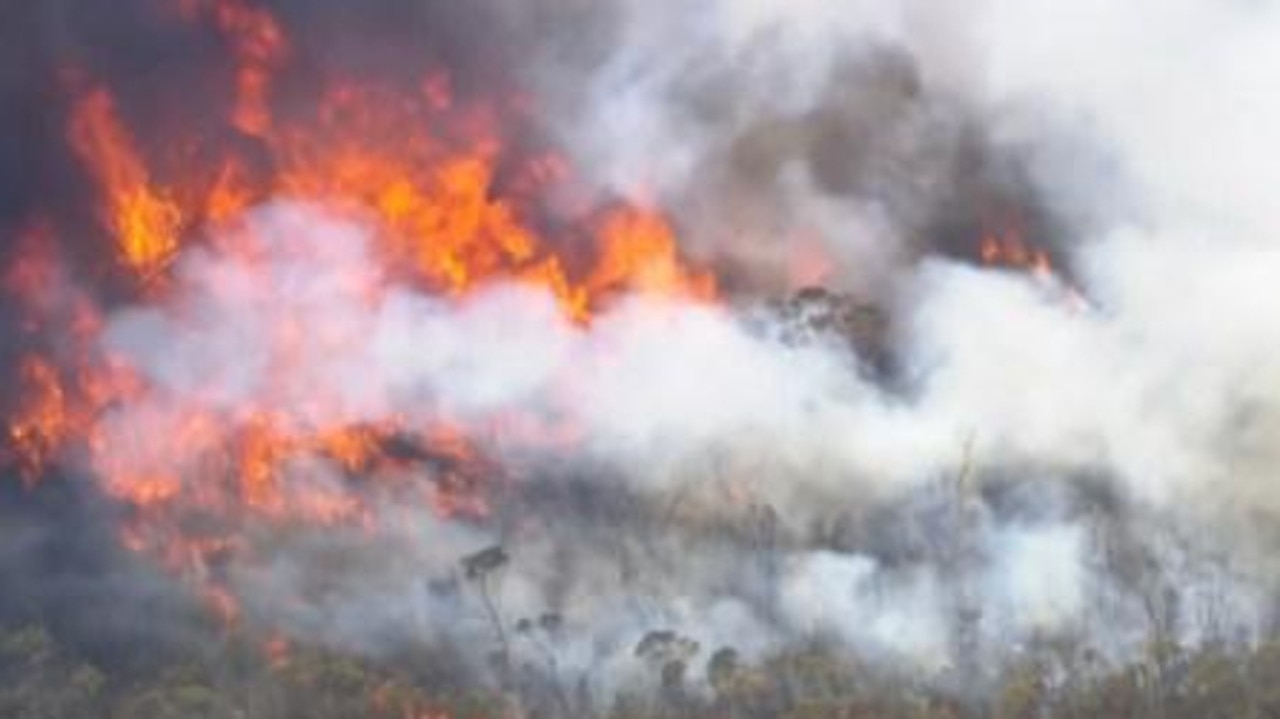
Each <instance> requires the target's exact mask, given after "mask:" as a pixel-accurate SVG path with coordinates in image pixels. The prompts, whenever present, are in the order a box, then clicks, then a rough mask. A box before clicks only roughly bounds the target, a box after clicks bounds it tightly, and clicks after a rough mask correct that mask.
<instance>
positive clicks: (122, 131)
mask: <svg viewBox="0 0 1280 719" xmlns="http://www.w3.org/2000/svg"><path fill="white" fill-rule="evenodd" d="M179 9H180V10H181V11H182V13H183V15H184V17H185V18H186V19H187V21H190V22H206V23H209V24H210V25H211V26H212V27H213V28H215V29H216V30H217V31H218V32H219V33H221V35H222V36H223V37H224V38H225V39H226V43H227V46H228V51H229V53H230V55H231V60H232V62H233V67H234V69H235V73H234V77H233V78H232V79H233V81H234V85H235V86H234V91H235V92H234V94H233V98H234V100H233V106H232V107H230V108H229V109H228V111H227V114H226V116H225V117H226V120H225V121H226V123H227V124H229V125H230V126H231V127H233V128H234V129H235V130H237V131H238V132H239V133H240V134H241V135H246V136H250V137H252V138H253V139H252V140H251V143H252V144H253V146H254V149H253V152H261V153H262V154H263V155H264V156H265V157H267V161H265V162H261V163H258V162H252V161H247V159H246V157H245V156H244V155H242V154H239V150H238V149H234V148H230V147H228V148H225V149H226V151H225V152H224V153H222V155H221V156H216V157H215V159H213V160H212V161H210V160H209V159H208V158H203V159H199V160H192V159H191V158H190V157H189V156H187V155H182V154H180V153H182V152H185V150H183V149H181V148H185V147H188V146H192V145H199V144H200V142H201V141H202V140H204V139H205V138H201V137H196V138H189V137H179V138H177V139H178V140H181V142H166V143H164V145H163V146H161V145H160V144H159V143H157V144H155V145H151V144H148V145H145V146H144V145H141V144H139V142H138V141H137V138H139V137H142V136H143V135H141V133H137V132H131V131H130V128H129V127H128V126H127V124H126V122H125V120H124V118H123V117H122V115H121V113H120V112H119V108H118V107H117V102H116V99H115V98H114V97H113V95H112V94H111V92H110V91H109V90H108V89H107V88H105V87H96V88H93V89H91V90H89V91H87V92H85V93H83V94H82V95H80V96H79V97H77V98H75V102H74V105H73V110H72V115H71V118H70V122H69V128H68V137H69V140H70V142H71V144H72V146H73V148H74V149H75V151H76V153H77V155H78V157H79V158H80V159H81V161H82V162H83V163H84V165H85V167H86V169H87V170H88V173H89V175H90V177H91V178H92V179H93V180H94V181H95V182H96V184H97V186H98V190H99V192H100V195H101V207H100V208H99V213H100V217H101V221H102V224H103V227H104V229H105V230H106V231H108V233H109V234H110V237H111V239H112V244H113V248H114V251H115V256H116V261H117V263H118V265H119V266H120V267H121V268H123V270H124V271H125V274H126V275H127V276H129V277H132V278H134V279H135V280H136V281H137V284H138V288H139V289H141V290H145V294H146V296H147V299H149V300H163V299H165V293H166V292H167V291H168V290H169V289H170V287H169V286H168V284H167V283H165V282H164V281H163V280H164V279H165V278H166V277H167V276H168V272H169V271H170V270H171V267H172V266H173V263H174V262H175V260H176V258H177V257H178V255H179V254H180V253H181V252H182V250H183V249H184V245H189V244H190V243H192V242H210V243H216V244H217V246H218V247H219V249H221V250H224V251H227V252H230V253H234V254H235V256H236V257H237V258H239V259H241V260H242V261H244V262H245V263H246V264H247V265H248V266H249V267H253V266H254V263H255V262H257V261H258V260H257V258H258V256H259V255H260V254H261V253H262V249H261V242H260V239H261V238H255V237H253V236H252V233H251V231H250V229H249V228H247V227H243V226H241V225H238V224H237V222H236V220H237V218H238V217H239V216H241V215H242V214H243V213H244V212H246V211H247V210H249V209H250V207H251V205H252V204H254V203H255V202H256V201H258V200H260V199H263V198H268V197H272V198H291V199H301V200H305V201H308V202H311V203H317V204H320V205H323V206H324V207H325V208H326V209H327V210H329V211H331V212H333V213H337V214H340V215H343V216H352V217H357V218H359V219H360V220H361V221H363V222H364V223H365V224H366V225H368V226H370V227H371V228H372V232H373V238H372V239H373V251H374V253H375V259H376V261H377V263H378V265H379V268H378V270H377V271H376V272H375V273H374V274H376V276H372V277H370V276H362V275H360V274H358V273H360V272H361V270H359V269H353V270H352V276H351V277H350V278H343V289H342V290H341V291H343V292H348V293H349V297H347V299H350V300H351V301H353V302H367V303H374V302H377V301H378V298H379V296H380V293H381V292H382V291H383V287H384V285H385V284H386V280H389V279H394V280H396V281H397V282H408V283H410V284H413V285H415V286H417V287H420V288H423V289H427V290H430V291H434V292H437V293H440V294H443V295H448V296H460V295H464V294H466V293H468V292H471V291H473V290H475V289H476V288H477V287H479V286H481V285H483V284H485V283H489V282H493V281H498V280H501V281H509V282H519V283H525V284H529V285H533V286H536V287H539V288H542V289H543V290H544V291H546V292H547V293H549V294H550V295H551V296H553V297H554V298H555V299H556V300H557V302H558V305H559V307H560V308H561V310H562V312H563V313H564V315H565V316H566V317H567V318H569V319H571V320H573V321H576V322H580V323H588V322H590V321H591V318H592V313H593V312H594V311H595V310H597V309H598V308H599V307H601V306H602V305H604V304H605V303H607V301H608V300H609V299H610V298H612V297H614V296H616V295H619V294H622V293H632V294H647V295H667V296H677V297H681V298H685V299H694V300H711V299H713V298H714V297H715V294H716V285H715V280H714V277H713V276H712V275H711V274H710V273H707V272H702V271H698V270H696V269H692V268H690V267H689V266H688V265H687V264H686V262H685V261H684V258H682V257H681V255H680V252H679V243H678V242H677V239H676V234H675V231H674V229H673V227H672V226H671V224H670V222H668V220H667V219H666V218H664V217H663V216H662V215H661V214H660V213H659V212H657V211H655V210H653V209H649V208H646V207H641V206H632V205H628V204H625V203H621V202H614V203H611V204H609V205H606V206H605V207H603V208H596V209H594V210H587V211H584V212H583V213H582V214H581V216H580V217H578V220H577V221H576V222H567V221H565V220H564V219H563V218H558V219H551V218H548V217H546V216H544V215H545V210H546V208H545V207H543V205H542V203H541V202H540V200H541V199H542V198H544V197H545V196H546V195H547V194H548V193H550V192H551V191H553V190H554V189H555V188H556V185H557V183H560V182H563V181H565V180H566V178H568V177H569V176H570V173H571V171H570V168H569V165H568V162H567V161H566V160H565V159H564V158H563V157H561V156H559V155H557V154H556V153H554V152H545V151H544V152H535V153H530V152H523V151H522V152H520V153H516V152H514V151H513V150H512V148H510V147H509V146H508V143H507V142H506V140H505V137H504V135H505V131H504V124H505V123H508V122H512V121H513V120H512V118H513V117H514V118H516V120H515V121H518V119H519V118H520V117H522V113H524V112H526V110H524V109H522V103H524V102H526V100H525V99H524V98H515V99H502V98H499V99H496V100H495V99H491V100H484V101H478V100H467V101H464V100H460V99H459V98H458V97H457V96H456V95H455V92H454V88H453V87H452V83H451V82H450V79H449V77H448V76H447V75H445V74H443V73H439V72H430V73H427V74H426V75H425V77H424V79H423V81H422V82H421V83H420V84H419V85H418V86H417V87H416V88H415V89H414V90H413V91H412V92H408V93H403V92H394V91H389V90H388V89H386V88H381V87H377V86H372V85H367V84H361V83H359V82H352V81H349V80H343V81H340V82H335V83H333V84H332V85H331V86H330V87H328V88H327V90H325V91H323V92H322V93H321V95H320V99H319V101H318V107H317V111H316V112H313V113H311V114H309V115H308V116H306V117H285V116H283V115H282V116H279V117H277V116H275V115H274V114H273V102H272V99H273V98H272V94H273V88H274V87H275V84H276V78H277V76H278V75H279V74H280V73H281V72H283V71H284V70H285V69H286V68H285V65H286V61H287V59H288V57H289V54H290V47H291V43H290V41H289V38H288V37H286V36H285V34H284V32H283V29H282V27H281V26H280V25H279V23H278V22H277V21H276V19H275V18H274V17H272V16H271V14H270V13H269V12H267V11H266V10H264V9H261V8H258V7H256V6H254V5H252V4H251V3H250V2H249V1H248V0H181V4H180V5H179ZM165 139H166V140H167V139H169V138H165ZM143 149H145V150H146V151H145V152H144V151H143ZM241 149H242V148H241ZM215 155H217V153H215ZM149 162H152V163H155V164H149ZM173 167H177V168H179V171H177V172H174V171H172V170H170V171H169V172H160V171H159V170H158V168H173ZM157 178H163V182H158V181H157ZM207 225H214V226H217V227H218V228H220V229H221V230H222V231H220V232H217V233H212V234H213V235H214V238H213V239H200V230H201V229H203V227H204V226H207ZM548 227H555V228H557V229H556V231H555V234H554V235H552V234H549V232H548V230H547V229H546V228H548ZM33 267H34V269H33V270H32V271H31V272H26V274H25V275H23V276H22V277H20V278H19V279H20V280H21V281H20V282H14V283H11V284H13V285H14V287H13V288H12V289H13V291H15V292H17V293H18V294H20V295H22V296H24V297H25V298H26V299H28V300H30V302H28V304H30V305H31V306H33V307H39V306H41V302H40V301H39V296H40V294H41V293H42V292H45V291H49V288H48V286H47V285H48V284H49V283H48V282H44V281H39V280H38V278H37V279H35V280H33V279H32V277H34V274H33V273H34V271H35V270H38V269H39V267H38V266H35V265H33ZM28 269H31V268H28ZM27 275H31V277H28V276H27ZM348 280H349V281H348ZM262 281H263V282H269V281H270V280H269V279H266V278H264V279H263V280H262ZM45 304H50V303H45ZM64 304H67V303H64ZM69 305H70V307H69V308H68V307H65V306H59V307H58V308H57V309H56V311H54V310H52V309H46V310H41V312H42V313H43V314H42V315H41V316H40V317H38V318H37V320H36V321H35V324H36V325H40V326H46V327H51V328H58V329H60V330H65V329H66V328H68V327H70V328H71V333H70V334H71V342H70V346H69V347H68V348H65V349H60V351H59V352H58V353H56V355H53V356H52V357H53V358H46V357H41V356H32V357H30V358H28V359H26V360H24V362H23V365H22V367H21V370H20V374H21V380H22V383H23V386H24V394H23V396H22V399H21V402H20V403H19V404H18V406H17V409H16V411H15V412H14V413H13V414H12V416H11V418H10V421H9V422H8V440H9V441H8V445H9V446H10V449H11V451H12V452H13V453H14V455H15V456H16V457H17V458H18V466H19V467H20V468H21V470H22V475H23V477H24V478H26V481H27V482H29V483H34V482H36V481H38V479H39V477H40V476H41V475H42V474H43V473H44V472H45V471H46V468H47V466H48V464H49V462H50V461H52V460H54V459H55V458H56V457H58V456H59V455H60V454H61V453H63V452H66V451H68V450H69V448H71V447H73V446H74V447H76V448H78V449H81V450H83V451H84V452H85V453H86V454H87V455H88V458H89V464H90V466H91V467H92V469H93V470H94V472H95V473H96V474H97V475H98V476H99V477H100V478H101V484H102V488H103V491H104V492H105V493H106V494H107V495H108V496H110V497H113V498H115V499H116V500H118V501H119V502H120V503H122V504H123V505H125V506H126V507H128V508H129V509H130V510H131V513H130V515H129V519H128V520H127V522H126V525H125V526H124V527H123V528H122V541H123V542H124V543H125V544H126V546H128V547H130V548H131V549H134V550H136V551H138V552H144V553H147V554H150V555H153V556H155V557H156V558H158V560H159V561H160V562H161V563H162V564H163V565H164V566H166V567H168V568H170V569H172V570H173V571H175V572H178V573H180V574H182V575H183V576H185V577H188V578H190V579H191V580H192V581H194V582H195V583H196V584H197V585H199V587H200V588H201V591H202V594H203V595H204V596H205V597H206V598H207V601H208V603H209V605H210V606H211V607H213V608H214V609H215V611H216V612H217V613H218V614H219V615H220V616H222V617H223V618H224V619H226V620H227V621H228V622H230V621H234V620H235V619H236V617H237V616H238V611H239V608H238V607H237V605H236V602H235V598H234V595H233V594H232V592H231V591H229V590H228V588H227V587H226V586H225V582H224V581H222V580H221V579H220V578H219V577H218V576H216V575H217V572H216V571H214V568H215V567H216V566H217V565H218V564H219V562H218V559H219V558H220V557H224V556H226V555H228V554H235V553H245V552H250V551H252V546H251V545H250V543H249V542H248V541H247V540H246V539H245V538H244V530H245V528H246V527H247V526H253V525H254V524H256V523H274V524H279V523H287V524H289V525H290V526H293V525H299V526H316V527H336V526H342V527H346V528H351V529H354V530H357V531H376V530H377V527H376V526H374V525H373V521H374V513H375V510H374V507H373V506H372V505H373V504H374V503H375V502H378V501H382V500H386V499H393V500H395V502H396V503H399V504H402V505H403V504H413V505H418V506H424V507H426V508H429V509H431V510H432V511H435V512H437V513H439V514H440V515H442V516H446V517H482V516H485V515H486V514H487V513H488V511H489V505H488V497H487V491H489V488H490V487H491V486H492V485H493V484H494V483H495V482H498V481H501V472H499V470H498V468H497V467H496V466H495V465H493V464H492V463H490V462H488V461H487V460H486V458H485V457H484V455H483V452H482V451H481V449H480V447H479V445H478V443H477V441H475V438H474V437H471V436H468V435H466V434H464V433H463V431H462V430H461V429H459V428H458V427H457V426H455V425H454V424H453V423H451V422H450V421H449V418H448V417H437V418H435V419H434V420H432V421H430V422H426V423H423V422H419V423H417V424H413V423H410V422H407V421H405V420H403V419H402V418H399V419H398V418H392V419H388V420H386V421H385V422H382V423H378V424H361V423H352V422H350V421H347V420H345V419H342V415H341V413H339V412H336V411H335V410H334V408H335V407H336V406H338V403H337V401H336V399H335V398H333V397H330V396H326V393H325V391H324V388H322V387H318V388H316V389H315V391H314V393H313V396H312V397H310V398H309V399H308V401H307V406H306V407H295V406H284V407H281V406H277V405H278V404H279V403H276V402H274V400H275V399H276V397H275V396H274V389H268V390H266V391H264V393H263V394H264V396H262V397H260V398H256V399H255V400H252V401H244V402H241V403H239V404H238V405H237V406H235V407H224V406H214V405H211V404H210V405H206V404H204V403H202V402H201V401H200V400H198V399H197V400H192V399H190V398H172V397H169V396H167V395H165V394H164V391H163V390H162V389H160V388H157V387H152V386H149V385H148V384H147V383H146V382H145V381H144V380H143V379H142V378H141V376H140V374H139V373H138V372H136V371H135V370H134V369H133V368H131V367H129V366H127V365H123V364H122V363H120V362H119V361H118V360H117V359H115V358H113V357H110V356H108V355H107V354H106V353H105V352H104V350H102V349H101V342H100V341H99V340H100V335H101V333H102V330H103V323H102V321H101V318H100V317H99V316H98V314H97V312H96V311H95V310H94V309H93V307H94V305H93V304H92V303H90V302H88V301H87V300H77V301H74V302H71V303H69ZM349 335H350V333H349V332H348V333H346V334H343V333H342V331H341V330H333V331H329V330H326V328H324V327H309V326H307V327H304V326H302V324H301V322H300V321H296V320H292V319H285V320H282V321H281V323H280V326H278V327H274V328H272V344H271V346H270V347H267V348H264V349H265V350H266V352H267V353H268V355H269V357H270V360H269V369H268V375H269V377H270V378H272V379H273V380H278V381H279V382H280V383H281V385H282V386H286V385H287V384H288V380H289V377H290V376H291V375H292V374H293V373H295V372H296V370H297V368H298V367H299V366H301V365H302V363H303V362H305V361H306V359H307V358H306V357H304V356H302V355H303V353H304V352H306V351H308V348H309V347H314V346H315V343H316V342H317V341H319V342H321V344H322V345H323V346H324V347H326V349H329V348H331V349H332V350H333V351H336V352H341V351H344V350H346V349H348V348H349V347H350V345H351V344H352V343H359V342H361V341H362V338H361V337H352V336H349ZM317 336H319V337H321V339H320V340H317V339H316V338H317ZM286 404H287V403H286ZM120 406H128V407H131V408H132V410H131V411H129V412H117V411H114V410H115V408H117V407H120ZM517 415H518V413H514V412H513V413H512V416H509V417H502V418H500V419H498V420H496V421H495V425H502V426H505V427H506V428H507V429H506V430H505V431H507V432H508V433H511V434H518V435H519V436H520V437H522V438H524V439H525V440H527V441H530V442H540V441H545V442H548V443H555V444H556V445H557V446H559V445H561V444H565V443H569V442H572V441H573V438H574V436H575V432H576V430H575V428H573V427H564V426H551V425H550V422H549V421H548V422H546V423H544V422H542V421H541V420H540V419H539V418H536V417H524V416H517ZM410 476H412V477H413V478H415V479H414V480H413V481H408V480H407V478H409V477H410ZM423 477H426V478H427V479H426V480H425V481H423ZM196 526H199V527H201V528H202V529H201V530H200V531H199V532H196V531H195V530H193V529H192V527H196Z"/></svg>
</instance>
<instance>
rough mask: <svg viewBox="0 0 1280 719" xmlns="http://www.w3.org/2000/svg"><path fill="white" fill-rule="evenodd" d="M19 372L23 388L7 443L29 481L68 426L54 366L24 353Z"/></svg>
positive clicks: (41, 471) (35, 478)
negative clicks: (25, 355)
mask: <svg viewBox="0 0 1280 719" xmlns="http://www.w3.org/2000/svg"><path fill="white" fill-rule="evenodd" d="M19 376H20V378H21V381H22V383H23V386H24V387H25V389H26V391H25V393H24V394H23V396H22V398H21V403H20V405H19V406H18V408H17V410H16V411H15V412H14V413H13V415H12V419H11V420H10V422H9V446H10V448H11V450H12V451H13V453H14V455H15V456H16V458H17V467H18V472H19V473H20V474H21V475H22V478H23V481H25V482H26V483H27V484H29V485H30V484H34V483H35V482H37V481H38V480H39V479H40V477H41V476H42V475H43V474H44V472H45V469H46V465H47V464H48V462H49V460H50V459H51V458H52V456H53V454H54V452H55V451H56V450H57V448H58V446H59V445H60V444H62V442H64V441H65V440H66V439H67V437H68V436H69V434H70V430H71V426H70V421H69V419H68V417H67V411H68V410H67V403H66V395H65V393H64V392H63V390H62V383H61V382H60V380H59V378H58V370H57V368H55V367H54V366H53V365H52V364H51V363H50V362H48V361H47V360H45V359H43V358H41V357H34V356H33V357H26V358H24V359H23V360H22V362H21V365H20V370H19Z"/></svg>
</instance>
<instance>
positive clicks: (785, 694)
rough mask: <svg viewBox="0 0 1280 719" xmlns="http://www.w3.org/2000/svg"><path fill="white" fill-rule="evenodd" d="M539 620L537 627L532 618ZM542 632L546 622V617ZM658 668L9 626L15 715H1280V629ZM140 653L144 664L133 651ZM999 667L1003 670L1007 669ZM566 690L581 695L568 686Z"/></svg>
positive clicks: (4, 683)
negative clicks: (121, 659) (89, 648)
mask: <svg viewBox="0 0 1280 719" xmlns="http://www.w3.org/2000/svg"><path fill="white" fill-rule="evenodd" d="M531 626H532V625H531ZM531 630H532V629H531ZM641 645H642V646H638V647H637V649H642V651H639V652H638V654H637V656H636V659H638V660H639V661H640V662H641V664H642V665H643V666H645V667H647V670H648V671H649V672H650V675H649V678H648V680H647V682H645V683H643V684H641V685H638V686H635V687H623V688H622V690H621V692H620V694H619V695H618V697H617V698H616V700H615V701H613V702H612V703H611V704H609V706H607V707H606V708H605V709H604V710H603V711H597V710H591V711H584V710H581V709H580V707H582V706H587V704H586V703H580V704H573V703H572V702H569V701H564V700H560V701H558V703H557V702H550V703H548V702H547V701H545V696H544V697H542V700H541V701H540V700H539V698H538V697H535V696H532V695H527V694H526V693H525V692H526V691H527V690H525V689H523V688H518V687H505V688H490V687H486V686H484V685H475V684H470V683H468V682H467V681H466V680H464V679H461V678H460V677H459V675H457V674H449V673H448V672H446V673H444V674H440V673H433V672H431V671H426V670H425V669H426V667H429V666H430V665H431V662H432V659H431V657H430V655H429V654H415V655H413V656H412V657H411V658H410V657H406V658H404V659H402V660H400V661H399V662H395V663H393V664H394V665H393V666H391V665H387V664H382V663H378V662H375V661H373V660H370V659H368V658H363V657H359V656H355V655H351V654H347V653H343V652H338V651H334V650H331V649H325V648H319V647H305V646H303V647H293V648H291V650H290V651H289V652H288V653H287V655H286V656H284V657H283V658H282V657H280V656H274V657H272V658H268V656H267V653H266V652H264V651H263V650H262V647H260V646H258V645H257V644H255V643H254V642H252V641H249V640H247V639H245V638H243V637H238V638H237V637H230V638H227V639H226V641H225V642H223V643H220V644H217V645H216V646H213V647H201V648H200V649H199V650H196V649H195V648H193V656H191V657H190V658H189V659H188V660H187V661H185V662H179V663H173V662H166V663H157V664H155V665H153V666H152V668H151V669H149V670H140V669H136V668H134V669H130V670H125V669H121V670H119V671H118V672H117V673H112V671H111V668H110V667H105V668H104V667H100V666H95V665H94V664H92V663H90V662H88V661H85V659H84V658H83V657H80V656H77V654H76V652H75V651H73V650H71V649H69V648H68V647H67V646H65V645H63V644H62V643H60V642H59V641H58V639H57V638H56V637H55V636H52V635H51V634H50V633H49V632H48V631H46V630H45V629H44V628H42V627H38V626H28V627H19V628H16V629H12V630H8V631H0V717H3V718H4V719H349V718H355V717H358V718H360V719H420V718H422V717H431V718H432V719H436V718H437V717H449V718H450V719H506V718H507V717H539V718H541V719H559V717H562V716H563V717H572V719H578V716H579V715H581V716H591V717H592V718H593V719H703V718H707V719H711V718H712V717H714V718H715V719H977V718H978V717H994V718H996V719H1097V718H1099V717H1125V718H1126V719H1280V681H1277V678H1278V677H1280V641H1269V642H1263V643H1261V644H1259V645H1257V646H1256V647H1245V646H1233V647H1227V646H1205V647H1200V648H1195V649H1191V648H1187V647H1183V646H1180V645H1178V644H1176V643H1173V642H1169V641H1161V642H1153V643H1152V644H1151V645H1150V646H1149V647H1148V648H1147V651H1146V652H1144V654H1143V655H1142V656H1140V657H1137V658H1135V660H1134V661H1133V662H1132V663H1131V664H1129V665H1125V666H1110V667H1107V666H1104V665H1103V663H1102V662H1101V661H1100V660H1098V659H1097V658H1096V656H1093V655H1090V654H1089V653H1087V652H1080V651H1076V650H1075V648H1072V647H1063V646H1060V645H1055V644H1052V643H1044V644H1038V645H1034V646H1032V647H1029V648H1027V649H1026V650H1025V651H1024V652H1022V653H1020V654H1019V655H1018V657H1017V658H1016V659H1015V658H1011V659H1010V660H1009V661H1007V662H1006V663H1005V664H1004V665H1002V666H1001V667H999V671H994V670H993V671H991V672H989V674H990V675H992V676H999V677H1000V679H999V680H998V683H997V684H996V685H994V686H988V687H962V688H961V689H963V690H964V691H955V690H954V689H953V690H952V691H951V692H943V691H941V690H937V689H930V688H929V687H930V686H931V682H928V681H913V679H912V678H911V677H910V676H907V675H904V674H903V673H901V672H894V671H891V670H887V669H885V668H883V667H877V666H876V665H875V664H862V663H860V662H858V661H857V660H856V659H854V658H852V657H850V656H848V655H847V654H846V653H843V652H840V651H835V650H832V649H830V648H824V647H822V646H808V647H803V648H793V649H791V650H789V651H786V652H782V653H779V654H776V655H773V656H768V657H764V658H761V659H759V660H756V661H749V660H748V659H747V658H744V657H743V656H742V655H740V654H739V653H738V652H737V651H735V650H733V649H732V648H730V647H721V648H719V649H716V650H715V651H710V652H704V651H701V650H700V649H699V648H698V647H697V646H696V644H695V643H693V642H691V641H689V640H687V639H685V638H683V637H680V636H678V635H675V634H673V633H657V634H654V635H652V636H650V637H648V641H647V642H641ZM128 666H133V667H136V665H135V664H133V663H130V664H128ZM993 669H994V668H993ZM566 696H567V695H566Z"/></svg>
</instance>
